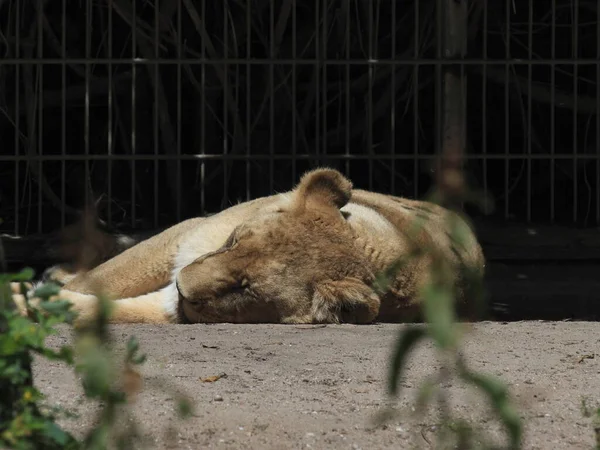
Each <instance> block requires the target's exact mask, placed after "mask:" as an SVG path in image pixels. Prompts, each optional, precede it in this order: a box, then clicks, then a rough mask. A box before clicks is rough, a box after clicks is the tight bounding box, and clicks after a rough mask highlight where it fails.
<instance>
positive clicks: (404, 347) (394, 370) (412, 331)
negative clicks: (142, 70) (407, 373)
mask: <svg viewBox="0 0 600 450" xmlns="http://www.w3.org/2000/svg"><path fill="white" fill-rule="evenodd" d="M426 336H427V331H426V329H425V328H422V327H414V326H411V327H408V328H406V329H405V330H403V331H402V332H401V333H400V336H399V337H398V340H397V341H396V345H395V347H394V354H393V357H392V361H391V364H390V376H389V382H388V392H389V393H390V395H392V396H396V395H397V394H398V391H399V389H398V382H399V381H400V379H401V378H402V375H403V371H404V367H405V364H406V360H407V359H408V355H409V353H410V352H411V351H412V350H413V348H414V347H415V346H416V345H417V344H418V343H419V341H421V340H422V339H423V338H424V337H426Z"/></svg>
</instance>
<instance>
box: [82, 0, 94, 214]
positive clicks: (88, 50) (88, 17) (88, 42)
mask: <svg viewBox="0 0 600 450" xmlns="http://www.w3.org/2000/svg"><path fill="white" fill-rule="evenodd" d="M91 57H92V1H91V0H87V1H86V2H85V113H84V114H85V117H84V120H85V124H84V132H83V134H84V137H83V139H84V141H83V142H84V151H85V161H84V164H85V166H84V167H85V178H84V182H85V206H86V207H88V206H91V199H90V197H91V193H90V180H91V177H90V161H89V155H90V78H91V67H90V59H91Z"/></svg>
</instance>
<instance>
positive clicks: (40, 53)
mask: <svg viewBox="0 0 600 450" xmlns="http://www.w3.org/2000/svg"><path fill="white" fill-rule="evenodd" d="M17 7H18V6H17ZM43 20H44V2H43V1H42V0H39V1H38V10H37V38H38V39H37V57H38V58H39V61H40V62H39V63H38V76H37V86H38V88H37V97H38V110H37V112H38V132H37V139H38V142H37V146H38V153H39V155H40V156H41V155H43V154H44V63H42V62H41V60H42V58H43V57H44V31H43V30H44V21H43ZM17 114H18V113H17ZM38 173H39V177H40V180H41V178H42V177H43V176H44V172H43V167H42V160H41V158H40V160H39V163H38ZM42 202H43V196H42V183H41V182H40V183H38V233H41V232H42Z"/></svg>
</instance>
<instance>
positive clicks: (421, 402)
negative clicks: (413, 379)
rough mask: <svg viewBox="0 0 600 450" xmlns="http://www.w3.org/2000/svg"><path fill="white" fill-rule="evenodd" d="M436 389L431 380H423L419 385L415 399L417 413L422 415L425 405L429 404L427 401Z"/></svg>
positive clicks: (436, 385) (436, 384)
mask: <svg viewBox="0 0 600 450" xmlns="http://www.w3.org/2000/svg"><path fill="white" fill-rule="evenodd" d="M438 387H439V385H438V383H437V382H436V380H433V379H429V380H425V381H424V382H423V383H421V386H419V390H418V391H417V398H416V401H415V403H416V410H417V412H419V413H422V412H423V411H424V410H425V407H426V406H427V403H429V400H430V399H431V397H432V396H433V394H435V392H436V391H437V389H438Z"/></svg>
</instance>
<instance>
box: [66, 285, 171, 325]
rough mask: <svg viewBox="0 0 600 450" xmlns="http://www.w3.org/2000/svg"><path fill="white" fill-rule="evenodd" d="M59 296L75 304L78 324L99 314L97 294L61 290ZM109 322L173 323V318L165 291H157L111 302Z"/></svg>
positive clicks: (88, 320) (86, 321) (74, 308)
mask: <svg viewBox="0 0 600 450" xmlns="http://www.w3.org/2000/svg"><path fill="white" fill-rule="evenodd" d="M57 297H58V298H60V299H62V300H68V301H70V302H71V303H72V304H73V307H72V310H73V311H74V312H76V313H77V319H75V325H76V326H80V325H83V324H86V323H89V322H91V321H93V320H94V319H95V318H96V316H97V314H98V308H99V306H100V303H99V301H98V299H97V297H96V296H95V295H91V294H80V293H78V292H73V291H68V290H61V291H60V293H59V295H58V296H57ZM108 322H109V323H154V324H156V323H172V322H173V320H172V319H171V316H170V315H169V314H168V313H167V312H166V311H165V308H164V306H163V293H162V292H161V291H156V292H152V293H150V294H144V295H140V296H138V297H131V298H124V299H119V300H115V301H113V302H111V312H110V318H109V320H108Z"/></svg>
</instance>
